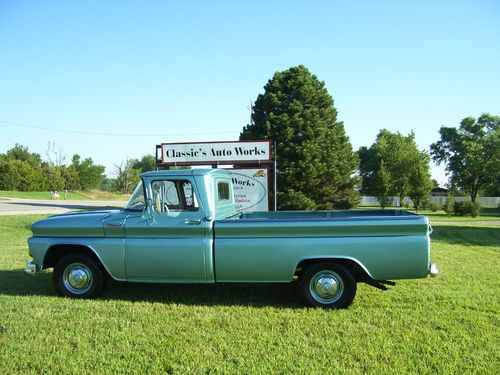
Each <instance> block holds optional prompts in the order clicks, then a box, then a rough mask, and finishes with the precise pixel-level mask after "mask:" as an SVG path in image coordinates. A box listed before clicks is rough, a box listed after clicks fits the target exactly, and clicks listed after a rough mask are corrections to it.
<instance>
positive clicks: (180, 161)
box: [161, 141, 271, 165]
mask: <svg viewBox="0 0 500 375" xmlns="http://www.w3.org/2000/svg"><path fill="white" fill-rule="evenodd" d="M161 157H162V159H161V164H166V165H197V164H200V165H201V164H236V163H239V162H243V163H245V162H246V163H249V162H255V163H261V162H262V163H268V162H270V161H271V142H270V141H240V142H200V143H162V144H161Z"/></svg>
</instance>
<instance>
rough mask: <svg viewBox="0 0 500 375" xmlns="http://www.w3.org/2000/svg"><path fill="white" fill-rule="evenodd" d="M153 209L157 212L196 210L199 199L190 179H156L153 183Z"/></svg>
mask: <svg viewBox="0 0 500 375" xmlns="http://www.w3.org/2000/svg"><path fill="white" fill-rule="evenodd" d="M151 192H152V193H153V209H154V210H155V211H156V212H169V211H184V210H187V211H196V210H197V209H198V201H197V200H196V196H195V194H194V189H193V187H192V185H191V182H189V181H181V180H156V181H153V182H152V183H151Z"/></svg>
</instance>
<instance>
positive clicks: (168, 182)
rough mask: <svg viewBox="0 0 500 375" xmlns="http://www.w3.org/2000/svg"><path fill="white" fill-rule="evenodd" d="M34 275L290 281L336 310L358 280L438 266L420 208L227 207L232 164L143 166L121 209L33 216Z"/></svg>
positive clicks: (71, 280) (83, 285) (63, 282)
mask: <svg viewBox="0 0 500 375" xmlns="http://www.w3.org/2000/svg"><path fill="white" fill-rule="evenodd" d="M31 230H32V232H33V236H32V237H30V238H29V239H28V244H29V254H30V256H31V257H32V258H33V261H32V262H29V263H27V264H26V268H25V271H26V272H27V273H30V274H35V273H36V272H38V271H41V270H43V269H47V268H52V267H53V268H54V271H53V283H54V287H55V290H56V291H57V293H58V294H60V295H62V296H68V297H76V298H93V297H97V296H99V295H100V294H101V293H102V292H103V290H104V286H105V284H106V280H107V279H108V278H109V277H111V278H113V279H114V280H118V281H127V282H141V283H215V282H222V283H233V282H238V283H248V282H251V283H292V282H293V283H296V284H297V288H298V292H299V295H300V296H301V298H302V300H303V301H304V302H305V303H306V304H307V305H310V306H321V307H330V308H344V307H347V306H349V305H350V304H351V302H352V301H353V299H354V296H355V294H356V285H357V283H358V282H364V283H367V284H370V285H373V286H375V287H378V288H380V289H386V287H385V285H394V283H393V282H392V281H387V280H389V279H408V278H424V277H427V276H428V275H429V274H431V275H435V274H437V267H436V266H435V264H434V263H431V261H430V239H429V234H430V232H431V227H430V224H429V221H428V219H427V218H426V217H424V216H420V215H414V214H411V213H409V212H406V211H400V210H386V211H377V210H365V211H357V210H354V211H309V212H299V211H297V212H293V211H288V212H255V213H240V212H236V210H235V205H234V198H233V187H232V181H231V177H230V174H229V172H227V171H224V170H220V169H212V170H200V169H195V170H174V171H160V172H147V173H144V174H142V175H141V182H140V183H139V185H138V186H137V188H136V189H135V191H134V193H133V195H132V197H131V198H130V200H129V202H128V203H127V205H126V206H125V208H124V209H122V210H115V211H89V212H73V213H68V214H62V215H56V216H51V217H48V218H46V219H43V220H40V221H37V222H35V223H33V224H32V226H31Z"/></svg>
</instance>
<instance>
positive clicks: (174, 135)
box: [0, 120, 239, 137]
mask: <svg viewBox="0 0 500 375" xmlns="http://www.w3.org/2000/svg"><path fill="white" fill-rule="evenodd" d="M0 123H2V124H7V125H13V126H20V127H23V128H30V129H38V130H46V131H51V132H56V133H69V134H81V135H97V136H103V137H188V136H199V135H214V134H216V135H217V134H235V133H239V132H238V131H232V132H209V133H186V134H131V133H102V132H89V131H83V130H72V129H57V128H48V127H44V126H36V125H28V124H22V123H20V122H13V121H5V120H0Z"/></svg>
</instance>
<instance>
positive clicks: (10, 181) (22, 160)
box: [0, 144, 105, 191]
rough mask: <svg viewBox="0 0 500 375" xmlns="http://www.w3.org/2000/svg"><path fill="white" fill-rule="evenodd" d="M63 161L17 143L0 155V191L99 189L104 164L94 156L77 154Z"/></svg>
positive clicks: (102, 178)
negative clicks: (46, 159)
mask: <svg viewBox="0 0 500 375" xmlns="http://www.w3.org/2000/svg"><path fill="white" fill-rule="evenodd" d="M59 163H62V160H61V159H59V161H58V162H54V161H53V160H51V159H50V158H49V161H43V160H42V158H41V156H40V155H39V154H37V153H34V152H30V151H29V150H28V147H26V146H22V145H19V144H16V145H15V146H14V147H13V148H11V149H10V150H8V151H7V152H6V153H5V154H0V190H19V191H61V190H89V189H94V188H99V187H100V186H101V183H102V181H103V180H104V178H105V176H104V166H102V165H96V164H94V162H93V160H92V159H91V158H85V159H83V160H82V158H81V157H80V155H78V154H74V155H73V157H72V158H71V163H70V164H69V165H62V164H59Z"/></svg>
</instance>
